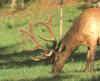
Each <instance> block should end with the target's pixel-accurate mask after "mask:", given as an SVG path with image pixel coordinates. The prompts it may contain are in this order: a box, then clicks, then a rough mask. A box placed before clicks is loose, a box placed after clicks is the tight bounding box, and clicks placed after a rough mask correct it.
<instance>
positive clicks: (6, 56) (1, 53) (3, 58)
mask: <svg viewBox="0 0 100 81" xmlns="http://www.w3.org/2000/svg"><path fill="white" fill-rule="evenodd" d="M16 46H17V45H11V46H6V47H0V68H1V69H4V68H5V69H7V68H20V67H24V66H26V67H31V66H36V65H38V64H43V63H44V64H48V63H45V62H44V61H41V62H34V61H33V60H32V57H33V56H35V55H38V54H40V52H41V50H36V51H34V52H33V51H30V52H24V51H21V52H16V51H14V47H16ZM15 49H16V48H15ZM11 51H13V52H12V53H11Z"/></svg>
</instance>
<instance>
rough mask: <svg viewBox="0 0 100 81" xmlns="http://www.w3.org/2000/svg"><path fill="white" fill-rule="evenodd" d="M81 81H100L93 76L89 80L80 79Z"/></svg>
mask: <svg viewBox="0 0 100 81" xmlns="http://www.w3.org/2000/svg"><path fill="white" fill-rule="evenodd" d="M81 81H100V76H93V77H92V78H90V79H81Z"/></svg>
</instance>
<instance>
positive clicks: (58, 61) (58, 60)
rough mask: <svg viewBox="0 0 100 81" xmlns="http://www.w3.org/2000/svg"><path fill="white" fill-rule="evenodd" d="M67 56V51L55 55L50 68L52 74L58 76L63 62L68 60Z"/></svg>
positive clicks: (68, 54)
mask: <svg viewBox="0 0 100 81" xmlns="http://www.w3.org/2000/svg"><path fill="white" fill-rule="evenodd" d="M69 56H70V53H68V52H67V51H64V52H61V53H58V54H56V56H55V60H54V64H53V66H52V73H54V74H58V73H60V72H62V69H63V66H64V64H65V61H66V60H67V59H68V57H69Z"/></svg>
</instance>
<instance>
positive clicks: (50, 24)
mask: <svg viewBox="0 0 100 81" xmlns="http://www.w3.org/2000/svg"><path fill="white" fill-rule="evenodd" d="M37 24H41V25H43V26H44V27H45V28H46V29H47V30H48V32H49V33H50V36H49V38H46V37H44V36H40V35H39V37H40V38H41V39H43V40H46V41H54V40H55V36H54V33H53V31H52V16H48V20H47V21H46V22H37Z"/></svg>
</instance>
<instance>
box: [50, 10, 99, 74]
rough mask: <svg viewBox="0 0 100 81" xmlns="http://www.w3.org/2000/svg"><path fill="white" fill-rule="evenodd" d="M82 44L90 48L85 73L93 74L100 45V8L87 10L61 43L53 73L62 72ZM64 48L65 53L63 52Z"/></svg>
mask: <svg viewBox="0 0 100 81" xmlns="http://www.w3.org/2000/svg"><path fill="white" fill-rule="evenodd" d="M81 44H83V45H85V46H86V47H87V48H88V52H87V56H86V67H85V71H87V72H91V71H93V70H94V58H95V50H96V46H97V44H100V8H90V9H87V10H85V11H83V13H82V14H81V15H80V16H79V17H78V18H77V19H76V20H75V22H74V24H73V25H72V27H71V28H70V29H69V31H68V32H67V33H66V34H65V36H64V37H63V39H62V41H61V46H60V48H59V52H60V53H58V54H56V56H55V61H54V64H53V67H52V72H53V73H59V72H61V70H62V69H63V66H64V63H65V61H66V60H67V59H68V57H69V56H70V55H71V52H72V51H73V50H74V49H75V48H76V47H78V46H80V45H81ZM63 47H65V51H62V50H63Z"/></svg>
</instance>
